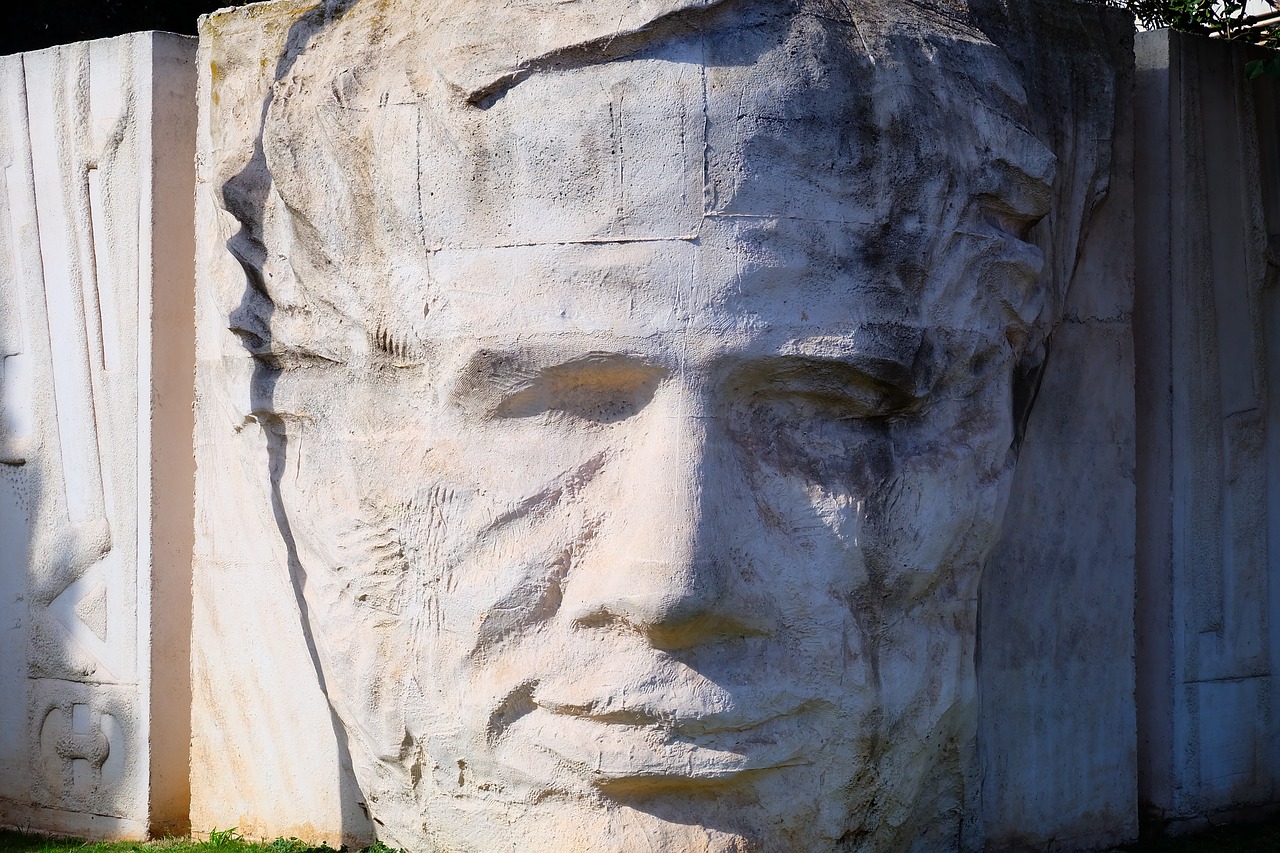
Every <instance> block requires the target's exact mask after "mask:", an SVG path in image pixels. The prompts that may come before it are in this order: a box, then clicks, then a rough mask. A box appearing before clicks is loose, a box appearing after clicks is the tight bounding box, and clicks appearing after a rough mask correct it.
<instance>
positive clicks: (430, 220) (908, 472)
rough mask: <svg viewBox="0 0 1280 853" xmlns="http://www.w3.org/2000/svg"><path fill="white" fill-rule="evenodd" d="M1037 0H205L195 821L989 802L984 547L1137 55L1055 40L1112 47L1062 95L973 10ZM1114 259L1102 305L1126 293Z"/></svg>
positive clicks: (1097, 201) (531, 835) (968, 840)
mask: <svg viewBox="0 0 1280 853" xmlns="http://www.w3.org/2000/svg"><path fill="white" fill-rule="evenodd" d="M1061 8H1065V9H1067V10H1070V8H1072V7H1070V6H1063V7H1061ZM1055 9H1058V10H1059V11H1061V9H1060V8H1059V7H1055ZM971 11H972V14H971ZM1036 11H1037V10H1036V9H1035V8H1033V9H1032V10H1031V13H1030V14H1031V17H1032V19H1034V18H1035V13H1036ZM1102 14H1103V15H1104V16H1105V15H1109V14H1112V13H1102ZM1005 15H1006V12H1004V11H999V10H993V9H985V8H984V9H975V10H968V9H963V8H958V7H957V6H955V5H941V4H936V5H935V4H929V3H923V4H911V5H906V4H891V3H884V4H877V3H852V4H846V3H826V2H820V0H804V2H799V3H794V4H792V3H785V4H784V3H778V2H772V0H720V2H708V3H688V2H679V0H672V2H654V3H629V4H624V5H622V6H620V7H619V6H618V5H616V4H605V3H596V2H584V3H575V4H554V3H519V4H516V3H481V2H453V3H431V2H422V0H385V2H374V0H361V1H360V2H355V3H350V4H337V3H330V4H322V5H320V6H316V7H314V8H309V7H308V6H307V5H306V4H303V3H295V2H283V3H273V4H264V5H261V6H256V7H250V8H248V9H244V10H238V11H234V12H226V13H221V14H218V15H215V16H213V17H210V18H208V19H206V20H205V21H204V23H203V25H202V34H201V55H200V61H199V67H200V68H201V73H202V78H201V79H202V82H201V86H202V89H201V96H200V109H201V131H200V136H199V151H200V155H199V157H200V160H199V186H198V193H197V233H198V234H199V235H200V249H199V261H198V264H197V269H198V270H199V280H198V309H197V310H198V325H199V329H200V335H199V340H198V343H197V346H198V350H197V363H198V367H197V390H198V393H197V421H198V428H197V464H198V470H197V534H196V535H197V542H196V563H195V578H196V586H195V593H194V594H195V610H194V614H195V628H194V636H195V638H196V643H195V654H194V673H195V677H194V683H193V705H194V710H193V725H194V731H193V737H194V740H193V759H192V767H193V771H192V784H193V812H192V819H193V823H194V824H195V825H196V826H197V827H211V826H215V825H217V826H225V825H230V824H232V823H234V824H236V825H238V826H239V827H240V828H241V830H242V831H247V832H250V833H254V834H265V835H275V834H304V833H305V834H309V835H312V836H321V837H327V838H330V839H341V840H344V841H361V840H366V839H367V838H368V837H369V836H370V834H371V833H373V832H374V831H375V830H376V835H377V837H379V838H380V839H382V840H384V841H385V842H387V843H388V844H391V845H393V846H400V847H405V848H407V849H411V850H415V851H429V850H430V851H434V850H439V851H445V850H449V851H455V850H474V851H495V850H521V851H565V850H586V849H591V850H625V851H630V850H645V849H662V850H708V851H729V850H735V851H736V850H765V851H774V850H778V851H782V850H796V851H801V850H803V851H821V850H837V849H841V850H860V851H890V850H915V851H942V850H956V849H978V848H979V847H981V845H982V843H983V833H984V831H986V828H987V827H988V826H992V825H994V826H997V827H998V826H1000V823H999V821H1000V819H1001V816H1000V815H996V816H995V818H994V819H992V818H991V817H990V816H986V817H984V816H983V814H982V808H981V804H980V801H979V795H980V789H981V786H982V785H983V784H984V783H983V780H982V779H981V772H980V763H979V753H978V749H977V737H978V732H979V720H978V713H979V702H978V686H979V685H978V679H977V675H976V673H975V663H974V653H975V643H976V640H977V637H978V624H977V617H978V613H977V609H978V608H977V602H978V597H979V582H980V580H981V577H982V570H983V567H984V565H985V564H986V563H987V561H988V558H989V557H990V555H991V554H992V553H993V550H994V549H995V548H996V547H997V545H998V544H999V543H1000V541H1001V538H1002V534H1003V533H1004V532H1005V531H1004V519H1005V511H1006V507H1007V505H1008V503H1009V497H1010V490H1011V488H1012V485H1013V480H1014V474H1015V471H1016V470H1017V466H1018V460H1019V454H1020V451H1022V452H1030V445H1025V446H1024V445H1023V439H1024V437H1026V438H1027V439H1028V440H1031V439H1032V438H1033V437H1034V436H1035V435H1037V434H1038V432H1037V431H1038V428H1037V427H1036V426H1035V423H1036V422H1035V420H1034V416H1035V408H1034V407H1033V406H1032V403H1033V401H1035V400H1036V391H1037V389H1040V388H1041V386H1042V380H1044V379H1045V378H1046V377H1047V376H1050V374H1047V373H1046V372H1045V364H1046V361H1045V358H1046V352H1050V353H1051V352H1053V346H1052V345H1051V340H1052V339H1051V333H1053V332H1054V330H1055V328H1056V327H1057V326H1058V324H1059V321H1060V319H1061V318H1062V316H1063V314H1064V312H1065V311H1066V310H1067V309H1066V306H1067V305H1069V304H1071V300H1070V292H1071V288H1072V286H1073V282H1074V281H1075V279H1076V276H1077V275H1078V273H1079V269H1080V259H1081V258H1082V257H1084V258H1091V257H1094V256H1092V255H1090V254H1089V252H1088V251H1087V250H1086V249H1084V248H1082V247H1084V246H1086V244H1087V241H1086V240H1085V239H1084V238H1085V235H1087V234H1088V233H1089V230H1090V228H1091V227H1092V222H1093V218H1092V217H1093V214H1094V211H1095V210H1096V209H1097V208H1099V207H1100V206H1101V205H1102V204H1103V202H1104V201H1106V200H1111V201H1112V203H1113V204H1114V205H1116V206H1117V207H1119V208H1121V209H1122V210H1123V206H1124V205H1126V204H1128V203H1129V202H1128V196H1127V194H1126V193H1125V192H1124V191H1120V192H1116V193H1114V194H1113V192H1112V190H1113V187H1112V184H1111V182H1110V177H1111V171H1112V169H1113V168H1114V167H1113V165H1112V160H1111V153H1112V148H1113V142H1114V140H1113V136H1114V134H1113V133H1112V128H1113V124H1114V121H1115V115H1116V113H1117V111H1118V99H1121V98H1123V96H1124V92H1125V89H1124V86H1123V84H1121V85H1118V86H1117V85H1113V84H1114V83H1115V80H1116V79H1121V80H1123V74H1124V69H1125V68H1126V67H1127V65H1126V60H1125V59H1124V58H1123V56H1112V55H1110V54H1108V53H1107V51H1106V50H1104V49H1102V48H1101V47H1100V46H1098V45H1092V44H1091V42H1090V41H1089V38H1088V37H1087V35H1086V33H1087V29H1086V23H1085V22H1084V21H1082V20H1078V21H1077V22H1076V23H1075V24H1070V23H1069V24H1067V25H1066V26H1065V29H1064V32H1066V33H1067V34H1068V35H1071V36H1072V38H1071V39H1066V40H1063V39H1061V38H1060V39H1058V40H1057V42H1056V43H1051V42H1049V40H1046V45H1048V46H1046V47H1045V48H1044V49H1045V50H1047V51H1049V53H1048V54H1047V55H1046V56H1044V57H1041V58H1040V59H1039V60H1038V61H1041V62H1043V63H1044V67H1045V68H1048V67H1052V65H1053V57H1054V54H1053V51H1054V50H1061V51H1063V52H1064V53H1066V52H1069V51H1071V50H1088V51H1092V53H1090V54H1089V56H1090V57H1091V58H1093V59H1095V60H1096V62H1097V65H1098V67H1099V68H1101V69H1102V70H1103V71H1104V72H1105V74H1104V75H1103V78H1102V79H1103V83H1104V84H1105V85H1104V86H1103V87H1102V89H1101V94H1100V95H1099V96H1098V97H1092V96H1091V97H1086V98H1081V99H1080V100H1079V102H1077V103H1074V104H1073V105H1072V108H1071V110H1069V111H1067V112H1066V115H1067V116H1068V117H1069V118H1068V119H1067V120H1066V126H1065V127H1064V125H1063V121H1064V120H1063V118H1062V116H1063V103H1062V101H1061V100H1054V99H1051V98H1041V97H1039V96H1040V95H1042V94H1043V93H1042V92H1041V91H1040V90H1039V89H1036V88H1032V87H1029V86H1028V81H1029V80H1030V79H1031V77H1032V75H1031V72H1030V71H1029V63H1028V60H1027V57H1026V56H1025V55H1020V54H1019V53H1018V52H1017V51H1016V50H1013V49H1012V48H1010V52H1006V50H1005V49H1002V47H1000V46H997V43H996V41H1000V42H1002V43H1006V47H1008V46H1009V45H1011V44H1012V42H1013V40H1012V39H1004V37H1003V36H1000V38H999V39H996V41H993V38H995V37H988V35H986V34H984V31H983V30H981V29H979V28H977V27H975V26H974V24H973V21H974V20H977V21H978V22H979V23H982V24H983V25H984V26H987V27H988V29H989V30H990V31H991V32H992V33H1006V32H1013V31H1014V30H1016V28H1017V27H1016V23H1017V22H1016V21H1012V20H1011V19H1006V18H1005V17H1003V16H1005ZM1067 20H1068V21H1070V20H1072V19H1071V18H1070V17H1069V16H1068V18H1067ZM1073 27H1074V28H1073ZM1072 39H1074V41H1073V40H1072ZM1117 75H1118V77H1117ZM1107 86H1111V88H1110V89H1108V88H1106V87H1107ZM1029 88H1030V90H1031V94H1032V95H1035V96H1036V97H1029V96H1028V89H1029ZM1085 91H1088V92H1090V93H1091V95H1092V94H1095V93H1096V92H1095V90H1092V89H1086V90H1085ZM1116 92H1120V93H1121V94H1119V95H1117V94H1116ZM1055 114H1056V117H1055V118H1052V119H1050V117H1051V116H1054V115H1055ZM1054 122H1057V124H1055V123H1054ZM1072 122H1075V123H1076V124H1072ZM1077 130H1079V131H1080V132H1079V133H1077V132H1076V131H1077ZM1100 152H1102V153H1100ZM1121 190H1123V187H1122V188H1121ZM1123 222H1124V219H1123V216H1122V217H1121V218H1120V220H1119V223H1120V224H1119V226H1118V227H1120V228H1121V229H1123ZM1112 224H1113V226H1114V225H1115V224H1116V223H1115V222H1113V223H1112ZM1121 233H1122V234H1123V231H1121ZM1120 239H1121V242H1123V238H1120ZM1095 262H1096V260H1095ZM1111 273H1112V271H1110V270H1107V271H1104V274H1102V275H1100V276H1099V277H1098V278H1099V280H1098V281H1097V282H1095V287H1094V289H1093V290H1090V291H1088V293H1087V294H1085V296H1084V297H1082V298H1081V299H1078V300H1077V301H1076V303H1075V304H1076V305H1081V304H1083V305H1088V304H1090V303H1089V298H1086V297H1096V299H1099V300H1102V301H1106V300H1107V299H1111V301H1112V304H1114V305H1117V306H1119V307H1118V308H1117V309H1116V311H1118V312H1120V313H1121V314H1122V313H1123V311H1124V305H1125V300H1126V299H1127V292H1128V291H1127V282H1128V279H1127V278H1126V276H1127V274H1128V273H1127V267H1124V266H1121V267H1120V268H1118V269H1117V270H1115V271H1114V275H1112V278H1114V280H1115V282H1114V285H1115V286H1114V290H1115V293H1109V292H1108V287H1107V284H1108V281H1109V279H1108V275H1111ZM1107 316H1108V317H1115V316H1116V315H1115V314H1111V315H1107ZM1114 325H1115V326H1116V328H1111V329H1099V330H1097V331H1098V332H1099V334H1100V335H1101V334H1102V333H1103V332H1107V331H1110V332H1111V333H1112V334H1113V335H1118V336H1119V337H1118V338H1117V339H1116V340H1115V342H1114V343H1115V346H1114V348H1113V351H1114V352H1115V353H1117V358H1118V359H1119V362H1118V363H1119V364H1120V365H1121V369H1122V370H1123V365H1124V364H1126V363H1127V362H1126V361H1125V359H1127V358H1128V353H1129V350H1128V342H1127V340H1128V339H1127V337H1126V336H1125V333H1124V331H1123V329H1122V328H1121V327H1123V325H1124V324H1123V322H1118V323H1116V324H1114ZM1117 329H1119V331H1117ZM1089 331H1093V330H1092V328H1091V329H1090V330H1089ZM1104 337H1105V336H1104ZM1093 340H1094V339H1092V338H1090V337H1089V335H1088V334H1086V335H1083V336H1081V335H1077V336H1075V338H1074V339H1073V340H1071V342H1070V343H1069V344H1068V345H1067V347H1066V351H1067V352H1072V351H1073V350H1074V351H1077V352H1085V351H1087V350H1089V348H1090V347H1092V346H1094V344H1093V343H1092V342H1091V341H1093ZM1049 387H1061V386H1052V385H1051V386H1049ZM1059 404H1060V405H1061V402H1060V401H1059ZM1036 405H1040V404H1039V403H1036ZM1112 405H1119V406H1120V408H1121V409H1122V416H1121V417H1120V418H1119V420H1118V421H1115V423H1114V428H1115V430H1116V431H1118V432H1119V433H1122V432H1123V431H1124V429H1125V428H1126V426H1125V424H1126V421H1125V420H1124V412H1130V413H1131V411H1132V408H1131V403H1130V404H1128V405H1129V408H1127V409H1125V408H1124V405H1125V404H1124V403H1123V402H1117V401H1115V400H1113V399H1110V398H1108V399H1106V400H1103V401H1101V406H1102V407H1103V408H1104V409H1105V408H1106V407H1107V406H1112ZM1029 418H1030V420H1029ZM1103 422H1105V423H1106V424H1108V425H1112V422H1111V421H1106V419H1103ZM1100 431H1105V430H1101V428H1100ZM1107 440H1108V437H1107V436H1105V435H1103V436H1102V437H1101V438H1099V439H1098V441H1099V444H1100V445H1101V444H1105V443H1106V441H1107ZM1110 440H1111V443H1112V444H1113V445H1115V446H1116V448H1117V450H1116V454H1115V455H1116V456H1117V457H1118V458H1121V459H1123V457H1124V453H1125V452H1126V451H1125V448H1126V447H1131V444H1130V445H1126V444H1125V440H1126V439H1125V437H1124V436H1123V435H1120V436H1117V435H1112V436H1110ZM1037 470H1039V469H1037ZM1024 488H1025V487H1024ZM1048 488H1051V486H1050V487H1048ZM1060 492H1061V490H1058V492H1057V493H1060ZM1022 494H1026V492H1022ZM1077 494H1078V493H1077ZM1129 494H1130V495H1131V492H1129ZM1124 497H1125V495H1124V493H1121V494H1120V495H1119V496H1118V498H1117V500H1118V501H1119V502H1120V505H1121V509H1122V505H1123V500H1124ZM1064 500H1065V499H1064ZM1050 503H1052V501H1050ZM1129 511H1130V513H1131V512H1132V510H1131V508H1130V510H1129ZM1130 517H1131V516H1130ZM1050 518H1051V519H1053V516H1050ZM1054 520H1055V521H1056V519H1054ZM1023 523H1025V524H1028V525H1033V526H1034V525H1036V524H1039V523H1040V520H1039V519H1031V520H1028V521H1025V522H1023ZM1050 527H1051V525H1050ZM1046 539H1047V541H1050V542H1058V541H1060V540H1061V539H1062V533H1061V530H1059V529H1057V528H1052V529H1050V530H1049V532H1048V533H1047V534H1046ZM1035 542H1036V537H1035V535H1034V532H1033V531H1028V532H1027V533H1026V534H1025V535H1024V538H1023V540H1022V544H1023V545H1024V546H1025V545H1027V544H1028V543H1030V544H1031V545H1032V546H1034V544H1035ZM1007 553H1008V552H1007ZM1011 553H1013V554H1014V555H1015V556H1014V557H1012V558H1008V559H1013V560H1015V562H1012V563H1010V562H1007V561H1006V563H1005V564H1004V566H1005V571H1006V576H1008V575H1009V574H1010V573H1013V574H1016V569H1017V566H1018V563H1017V562H1016V560H1022V561H1024V562H1027V563H1034V562H1035V561H1036V560H1037V559H1038V556H1037V552H1036V550H1035V548H1034V547H1023V548H1022V550H1020V551H1019V550H1015V551H1013V552H1011ZM1041 572H1042V574H1043V575H1044V576H1051V572H1050V571H1048V570H1041ZM1029 575H1030V577H1032V578H1035V577H1036V575H1035V573H1029ZM1037 582H1038V581H1037ZM1103 598H1105V597H1103ZM1106 601H1107V603H1108V606H1110V605H1111V604H1113V603H1114V602H1111V601H1110V599H1106ZM1121 604H1122V605H1123V604H1124V602H1121ZM1129 607H1130V611H1129V612H1131V600H1130V602H1129ZM1112 615H1114V614H1110V613H1100V614H1096V618H1099V619H1107V618H1110V616H1112ZM984 618H987V617H986V616H985V615H984ZM1130 618H1131V617H1130ZM984 636H986V635H985V634H984ZM993 636H998V635H993ZM1008 641H1009V642H1017V640H1016V638H1013V637H1010V638H1008ZM1108 651H1114V650H1108ZM1031 653H1036V652H1035V650H1032V652H1031ZM1131 654H1132V652H1131V647H1127V648H1124V649H1121V650H1119V652H1118V655H1119V657H1118V660H1119V662H1120V663H1119V665H1120V666H1121V668H1122V669H1123V668H1124V667H1128V671H1129V672H1130V673H1131V667H1132V664H1131ZM1112 675H1113V674H1109V675H1108V678H1111V677H1112ZM1130 677H1131V676H1130ZM1009 681H1013V679H1011V678H1010V679H1009ZM1113 698H1114V697H1113V696H1112V692H1108V693H1107V697H1106V699H1105V701H1107V702H1110V701H1111V700H1112V699H1113ZM1039 699H1040V701H1043V697H1039ZM1129 708H1130V711H1129V713H1130V715H1131V713H1132V710H1131V706H1129ZM1121 712H1122V713H1123V709H1122V711H1121ZM300 732H305V735H299V734H298V733H300ZM1129 732H1130V735H1129V738H1130V739H1129V740H1128V741H1127V743H1128V744H1129V746H1128V748H1129V749H1130V751H1131V748H1132V747H1131V743H1132V741H1131V729H1130V730H1129ZM1015 734H1016V735H1021V736H1026V735H1027V734H1028V733H1025V732H1023V733H1018V732H1015ZM1117 737H1118V738H1119V739H1120V740H1121V741H1124V740H1125V738H1126V735H1125V733H1124V732H1121V733H1120V734H1119V735H1117ZM1077 746H1078V745H1077V744H1073V743H1071V742H1070V741H1069V740H1064V742H1063V744H1062V746H1061V749H1062V750H1063V751H1064V752H1069V751H1073V750H1075V749H1076V748H1077ZM1129 819H1130V815H1128V814H1123V813H1122V814H1121V815H1120V817H1119V818H1118V821H1119V825H1118V827H1116V828H1115V829H1114V832H1115V833H1117V834H1119V835H1123V834H1124V832H1125V827H1126V825H1127V824H1126V823H1125V822H1126V821H1128V820H1129Z"/></svg>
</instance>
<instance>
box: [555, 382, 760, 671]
mask: <svg viewBox="0 0 1280 853" xmlns="http://www.w3.org/2000/svg"><path fill="white" fill-rule="evenodd" d="M653 403H654V404H656V405H653V404H651V406H650V407H647V409H646V411H645V412H644V414H643V415H642V417H641V418H639V419H637V423H636V424H635V430H634V432H633V433H632V436H633V437H634V439H635V441H634V443H633V444H631V445H630V446H628V447H626V448H625V450H623V451H622V454H623V455H622V458H621V459H619V460H618V462H619V463H621V464H620V474H621V477H620V480H619V482H618V486H619V488H620V491H621V498H622V499H621V500H620V501H619V502H618V504H617V511H616V515H615V516H614V517H613V519H612V521H611V522H610V523H609V524H608V526H607V527H606V529H605V530H602V531H601V536H602V540H603V541H599V542H598V543H597V547H596V548H595V549H593V554H592V557H591V558H590V559H589V560H588V561H586V563H585V564H584V565H583V566H582V567H581V569H580V570H578V571H575V573H574V577H573V579H572V581H571V583H570V584H569V587H568V589H567V590H566V593H567V595H566V601H565V602H564V605H563V606H564V607H565V608H567V611H568V614H569V615H570V618H571V619H572V620H573V621H574V623H575V624H576V625H578V626H580V627H614V628H618V627H625V628H630V629H632V630H635V631H639V632H640V633H642V634H644V635H645V636H646V637H647V638H648V639H649V641H650V642H651V643H652V644H653V645H654V646H656V647H658V648H663V649H679V648H687V647H690V646H694V645H698V644H700V643H704V642H707V641H709V640H712V639H716V638H720V637H729V636H745V635H748V634H756V633H760V632H761V631H760V628H759V626H758V625H756V624H755V623H756V621H757V620H756V619H755V618H754V617H753V616H752V614H751V613H749V612H748V610H749V608H748V606H747V602H746V597H745V591H744V590H743V589H742V584H743V581H742V577H741V575H742V567H741V566H737V565H736V563H735V559H737V560H741V559H744V557H743V556H742V555H744V554H745V553H746V552H747V550H748V548H749V545H748V543H747V542H745V541H732V540H740V539H741V537H742V536H743V535H746V536H750V535H751V534H750V532H749V531H745V530H743V529H742V525H743V523H746V522H747V521H748V518H747V517H746V516H744V514H743V513H742V512H741V511H736V510H735V508H734V506H733V504H735V503H737V502H738V501H739V500H741V499H742V495H744V494H745V493H746V492H747V491H748V488H747V484H746V483H743V482H738V483H735V482H733V481H734V479H735V478H734V476H733V473H732V472H733V471H734V470H736V468H735V466H734V465H733V464H732V460H731V459H730V458H729V456H728V448H727V447H726V446H725V442H724V440H723V439H722V438H721V437H720V430H719V429H718V428H717V424H716V423H715V422H714V421H713V420H712V419H710V418H709V417H707V415H706V413H705V412H704V411H703V408H702V407H701V406H700V405H699V404H698V403H697V401H695V400H692V399H690V398H689V397H688V396H684V397H676V396H675V395H672V396H671V397H668V398H667V399H660V398H655V400H654V401H653ZM735 518H737V519H738V522H737V523H734V521H733V519H735ZM735 528H736V529H737V532H736V533H735ZM734 555H737V556H736V558H735V556H734Z"/></svg>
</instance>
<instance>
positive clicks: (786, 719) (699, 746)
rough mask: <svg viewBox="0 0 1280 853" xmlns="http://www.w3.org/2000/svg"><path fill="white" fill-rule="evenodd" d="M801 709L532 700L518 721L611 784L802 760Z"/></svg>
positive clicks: (731, 774) (679, 781) (664, 782)
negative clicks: (529, 710)
mask: <svg viewBox="0 0 1280 853" xmlns="http://www.w3.org/2000/svg"><path fill="white" fill-rule="evenodd" d="M692 704H693V703H691V705H692ZM806 710H807V708H805V707H804V706H803V705H798V706H796V707H795V708H794V709H792V710H790V711H787V712H784V713H772V714H769V713H762V714H756V715H752V714H750V713H748V712H744V711H742V710H737V709H730V710H716V711H711V710H707V709H698V708H696V707H688V708H684V709H674V708H671V707H667V708H655V707H649V706H646V705H644V704H634V705H633V704H628V705H626V706H624V707H621V708H619V707H615V706H614V704H613V703H591V704H588V705H575V704H557V703H555V702H551V701H538V702H537V705H536V708H535V710H534V711H533V712H532V713H531V714H530V715H529V718H528V719H527V721H526V722H527V727H525V726H522V728H525V731H526V732H529V733H531V734H532V735H533V737H534V738H535V740H536V741H537V743H538V745H539V746H540V747H542V748H543V749H545V750H547V751H549V752H552V753H554V754H555V755H556V756H558V757H559V758H560V759H562V760H564V761H566V762H568V763H569V764H571V765H573V766H575V767H576V768H577V769H578V770H579V772H582V773H583V774H584V775H586V776H587V778H588V779H590V781H591V782H592V783H593V784H594V785H596V786H597V787H601V788H606V789H609V790H610V791H612V792H618V791H620V790H626V789H641V788H645V789H652V788H661V787H680V786H683V785H687V784H690V783H696V784H708V783H711V784H714V783H725V782H729V781H731V780H735V779H737V778H738V777H741V776H743V775H744V774H750V773H757V772H760V771H766V770H774V769H777V768H781V767H790V766H796V765H800V764H808V763H810V759H809V758H808V756H807V753H808V746H809V745H808V744H807V743H806V739H805V738H804V737H803V736H802V735H803V733H804V732H805V731H806V730H807V728H806V727H805V726H804V725H803V724H802V723H800V721H798V720H797V716H799V715H801V714H803V713H805V712H806Z"/></svg>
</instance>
